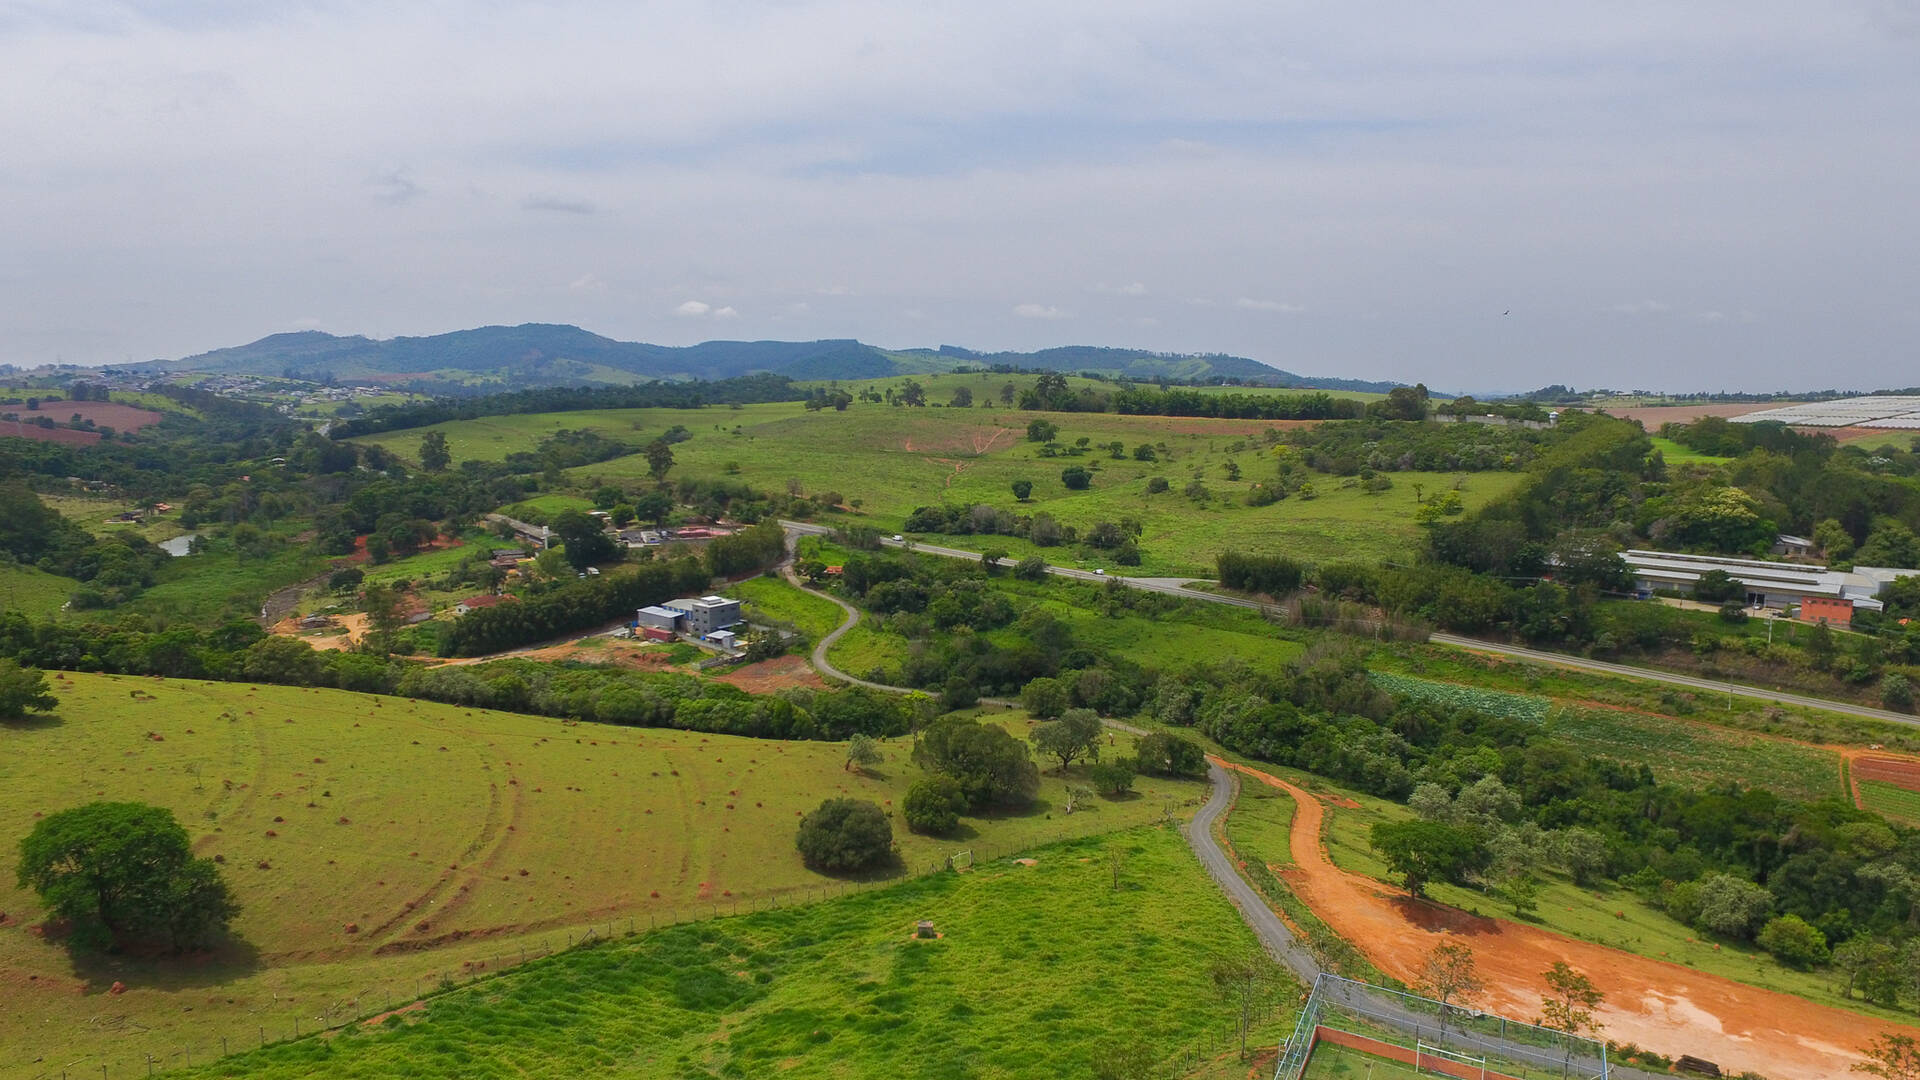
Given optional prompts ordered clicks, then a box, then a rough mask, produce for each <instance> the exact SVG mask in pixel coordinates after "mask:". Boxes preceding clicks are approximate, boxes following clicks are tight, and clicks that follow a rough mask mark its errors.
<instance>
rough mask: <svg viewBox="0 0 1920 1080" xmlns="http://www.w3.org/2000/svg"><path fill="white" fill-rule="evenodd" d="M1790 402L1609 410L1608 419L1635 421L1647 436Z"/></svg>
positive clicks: (1660, 406) (1782, 406)
mask: <svg viewBox="0 0 1920 1080" xmlns="http://www.w3.org/2000/svg"><path fill="white" fill-rule="evenodd" d="M1792 404H1794V403H1793V402H1791V401H1749V402H1701V403H1700V404H1698V405H1647V406H1643V407H1641V408H1637V409H1608V410H1606V412H1607V415H1608V416H1618V417H1620V418H1622V419H1624V420H1638V421H1640V426H1641V427H1644V428H1646V429H1647V430H1648V431H1649V432H1658V431H1659V430H1660V425H1661V424H1685V423H1688V422H1689V421H1693V420H1698V419H1700V418H1701V417H1703V416H1729V417H1731V416H1745V415H1747V414H1748V413H1757V412H1765V411H1766V410H1768V409H1784V408H1786V407H1787V406H1788V405H1792Z"/></svg>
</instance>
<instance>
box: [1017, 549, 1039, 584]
mask: <svg viewBox="0 0 1920 1080" xmlns="http://www.w3.org/2000/svg"><path fill="white" fill-rule="evenodd" d="M1013 576H1014V577H1017V578H1019V579H1020V580H1021V581H1045V580H1046V579H1047V560H1045V559H1043V558H1041V557H1040V556H1038V555H1029V556H1027V557H1026V558H1024V559H1021V560H1020V564H1019V565H1018V566H1015V567H1014V568H1013Z"/></svg>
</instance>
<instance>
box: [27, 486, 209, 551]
mask: <svg viewBox="0 0 1920 1080" xmlns="http://www.w3.org/2000/svg"><path fill="white" fill-rule="evenodd" d="M40 501H41V502H43V503H46V504H47V505H48V506H50V507H52V508H53V509H55V510H58V511H59V512H60V516H61V517H64V518H66V519H67V520H68V521H71V522H73V523H74V524H75V525H78V526H80V527H81V528H83V529H85V530H87V531H88V532H90V533H92V534H94V535H95V536H115V535H124V534H128V533H131V534H133V535H135V536H142V537H145V538H146V539H148V540H152V541H154V542H156V543H158V542H159V541H161V540H170V539H172V538H173V537H176V536H179V535H180V534H181V533H184V532H186V531H187V530H185V529H183V528H181V527H180V523H179V515H178V514H171V515H168V514H159V515H154V516H150V517H148V518H147V520H145V521H142V522H138V523H134V522H120V521H109V520H108V519H109V518H111V517H114V516H115V515H117V514H119V513H121V512H122V511H126V510H131V509H133V508H134V504H133V503H132V502H130V501H128V500H126V499H102V498H97V497H93V496H85V495H41V496H40Z"/></svg>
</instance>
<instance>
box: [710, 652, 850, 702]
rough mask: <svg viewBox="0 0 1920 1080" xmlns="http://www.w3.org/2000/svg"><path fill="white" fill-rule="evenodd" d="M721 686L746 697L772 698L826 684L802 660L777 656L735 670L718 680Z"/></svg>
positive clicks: (817, 687)
mask: <svg viewBox="0 0 1920 1080" xmlns="http://www.w3.org/2000/svg"><path fill="white" fill-rule="evenodd" d="M718 681H720V682H723V683H726V684H728V685H729V686H737V687H739V688H740V689H742V690H745V691H746V692H747V693H749V694H771V693H774V692H775V691H779V690H788V689H791V688H793V687H796V686H805V687H809V688H812V689H820V688H822V687H824V686H826V685H827V684H826V682H825V681H824V680H822V679H821V678H820V676H819V675H818V674H817V673H816V672H815V671H814V670H813V669H812V668H810V667H808V666H807V661H806V658H805V657H801V656H776V657H774V658H773V659H771V660H760V661H757V662H755V663H751V664H747V665H745V666H744V667H737V668H734V669H733V670H732V671H729V672H727V673H726V674H725V675H722V676H720V677H719V680H718Z"/></svg>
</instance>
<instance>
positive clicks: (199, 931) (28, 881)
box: [18, 802, 240, 951]
mask: <svg viewBox="0 0 1920 1080" xmlns="http://www.w3.org/2000/svg"><path fill="white" fill-rule="evenodd" d="M18 875H19V882H20V885H21V886H22V887H23V888H31V889H32V890H34V891H35V892H36V893H38V894H40V899H41V901H42V902H43V903H45V904H46V905H47V912H48V914H49V915H51V916H53V917H54V918H55V919H62V920H65V921H67V922H69V923H71V924H72V926H73V938H72V940H74V941H75V942H76V943H79V944H83V945H93V946H108V945H125V944H130V943H134V942H137V941H141V940H145V939H153V938H160V939H164V940H166V941H167V942H168V943H169V944H171V945H172V946H173V947H174V949H175V950H176V951H178V950H181V949H187V948H191V947H194V946H197V945H201V944H204V943H205V942H206V940H207V939H208V938H209V937H211V936H212V935H213V933H214V932H215V931H217V930H221V929H224V928H225V927H226V925H227V923H228V922H230V921H231V920H232V919H233V917H234V916H235V915H237V914H239V911H240V906H239V905H238V904H237V903H235V902H234V900H233V894H232V893H231V892H230V891H229V890H228V889H227V885H226V882H224V881H222V880H220V871H219V868H218V867H216V866H215V865H214V864H213V860H211V859H196V858H194V857H193V849H192V847H191V845H190V844H189V842H188V839H187V831H186V830H185V829H183V828H181V827H180V823H179V822H177V821H175V820H174V818H173V813H172V812H171V811H169V810H164V809H161V808H160V807H157V806H148V805H146V804H144V803H134V802H121V803H112V802H97V803H89V804H87V805H86V806H80V807H76V808H74V809H72V810H64V811H61V812H60V813H58V814H54V815H53V816H51V817H48V818H43V819H41V821H40V822H39V823H38V824H36V825H35V826H34V827H33V831H32V832H31V833H29V834H27V838H26V839H25V840H22V841H21V842H20V865H19V870H18Z"/></svg>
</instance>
